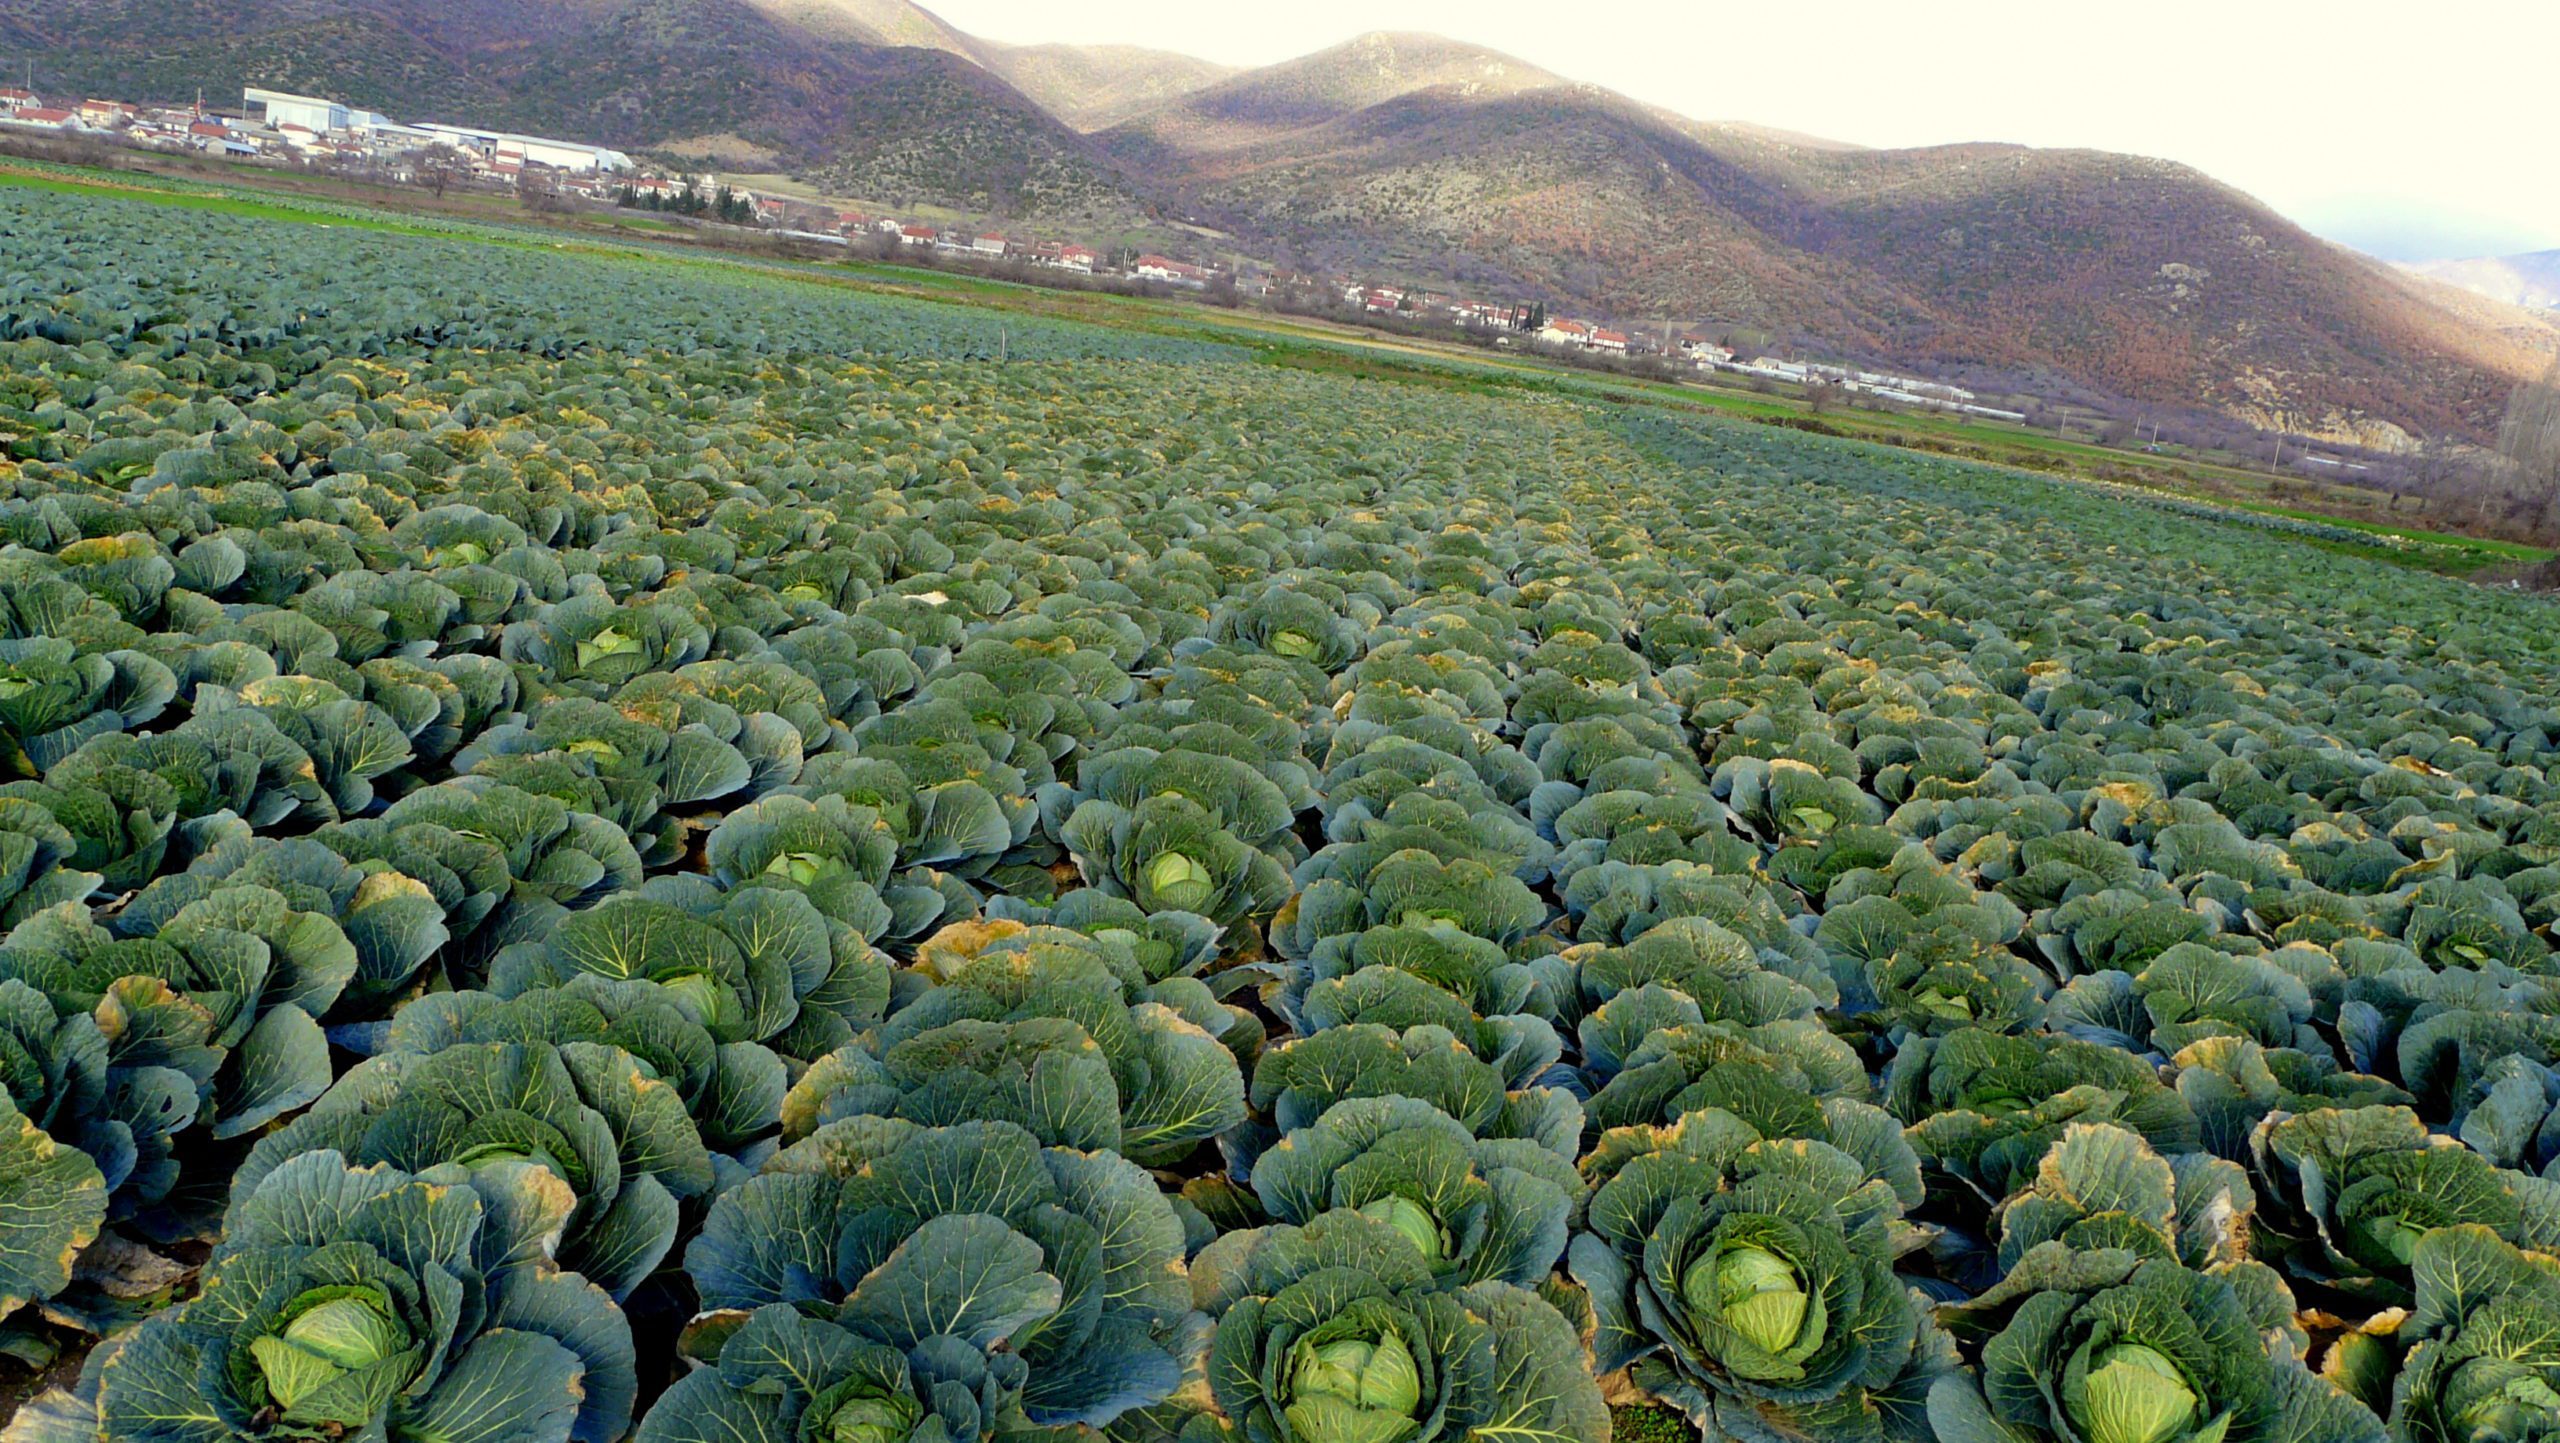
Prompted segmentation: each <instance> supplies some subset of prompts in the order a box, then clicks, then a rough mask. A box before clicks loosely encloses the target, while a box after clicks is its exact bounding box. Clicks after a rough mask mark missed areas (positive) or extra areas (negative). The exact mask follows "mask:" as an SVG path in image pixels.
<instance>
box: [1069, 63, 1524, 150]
mask: <svg viewBox="0 0 2560 1443" xmlns="http://www.w3.org/2000/svg"><path fill="white" fill-rule="evenodd" d="M1563 83H1564V82H1563V81H1562V80H1561V79H1560V78H1558V77H1556V76H1554V75H1550V74H1548V73H1547V72H1546V71H1543V70H1540V69H1538V68H1537V67H1536V66H1534V65H1529V64H1526V63H1524V62H1522V61H1518V60H1514V59H1512V58H1511V57H1510V56H1508V55H1504V54H1501V53H1500V52H1498V51H1493V50H1487V49H1485V48H1484V47H1482V46H1480V45H1467V44H1464V43H1461V42H1459V41H1455V40H1446V39H1443V38H1441V37H1440V36H1437V35H1401V34H1393V33H1389V32H1385V31H1380V32H1378V33H1375V34H1369V35H1363V36H1360V37H1359V38H1358V39H1355V40H1351V41H1347V42H1345V43H1344V44H1341V45H1337V46H1334V47H1333V48H1332V49H1330V50H1319V51H1317V52H1316V53H1315V54H1313V55H1305V56H1300V57H1299V58H1298V59H1295V60H1284V61H1282V62H1280V63H1279V64H1277V65H1266V66H1264V67H1262V68H1261V69H1258V70H1248V71H1245V72H1244V73H1242V74H1240V75H1231V76H1229V77H1227V78H1226V79H1224V80H1221V81H1219V82H1218V83H1216V84H1214V85H1209V86H1204V87H1202V88H1201V89H1199V90H1196V91H1193V92H1191V93H1190V94H1187V95H1184V96H1180V97H1178V98H1176V99H1174V100H1172V101H1171V102H1169V103H1167V104H1165V105H1164V106H1162V107H1160V108H1158V109H1157V110H1155V111H1153V112H1151V113H1149V114H1145V115H1141V116H1138V117H1136V118H1135V119H1133V120H1132V121H1130V122H1129V124H1127V125H1126V126H1123V127H1121V128H1120V130H1119V131H1117V132H1115V133H1114V134H1113V135H1112V136H1109V137H1106V141H1107V142H1109V143H1112V144H1114V146H1115V149H1116V151H1117V152H1118V153H1119V154H1121V155H1122V156H1123V157H1124V158H1127V159H1130V160H1134V161H1139V162H1144V161H1148V160H1152V159H1154V158H1156V157H1157V156H1159V155H1160V154H1163V153H1166V152H1172V153H1178V154H1185V155H1200V154H1208V153H1222V152H1226V151H1232V150H1237V149H1241V148H1244V147H1247V146H1252V145H1256V144H1267V143H1269V142H1271V141H1273V140H1275V139H1278V138H1279V137H1282V136H1285V135H1289V134H1293V133H1298V132H1303V131H1305V130H1308V129H1310V128H1312V127H1315V126H1319V125H1323V124H1326V123H1329V122H1333V121H1339V120H1345V119H1348V118H1349V117H1351V116H1353V115H1356V114H1358V113H1359V112H1361V111H1363V110H1367V109H1369V108H1371V107H1373V106H1377V105H1382V104H1385V103H1387V102H1389V101H1393V100H1397V99H1400V98H1402V97H1404V96H1407V95H1412V94H1415V93H1417V92H1421V91H1446V92H1448V93H1449V94H1451V95H1453V96H1458V97H1462V98H1465V99H1469V100H1490V99H1495V98H1499V97H1502V96H1508V95H1518V94H1521V93H1523V92H1525V91H1531V90H1540V89H1545V88H1547V87H1550V86H1555V85H1561V84H1563Z"/></svg>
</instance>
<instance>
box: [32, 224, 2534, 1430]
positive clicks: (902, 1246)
mask: <svg viewBox="0 0 2560 1443" xmlns="http://www.w3.org/2000/svg"><path fill="white" fill-rule="evenodd" d="M419 232H433V233H419ZM0 261H5V269H0V275H5V276H6V277H7V280H6V282H5V289H0V356H5V360H6V364H5V366H0V1088H5V1092H6V1096H7V1100H8V1103H7V1106H6V1107H0V1217H5V1219H6V1220H7V1221H6V1228H7V1229H8V1232H7V1246H6V1247H5V1249H0V1314H5V1318H0V1328H5V1329H6V1330H7V1337H6V1339H5V1341H6V1343H7V1345H8V1346H7V1349H6V1351H7V1352H8V1354H9V1355H10V1357H11V1358H12V1359H14V1360H16V1361H13V1362H9V1363H0V1369H10V1370H14V1371H12V1373H11V1374H10V1376H11V1377H12V1378H13V1379H16V1380H18V1391H19V1392H20V1393H21V1394H30V1395H32V1396H29V1397H28V1398H27V1401H25V1402H24V1403H23V1404H22V1405H21V1406H20V1407H19V1409H18V1411H17V1413H16V1415H15V1417H14V1418H13V1419H11V1421H10V1422H9V1423H8V1425H7V1427H6V1429H5V1431H0V1438H5V1439H6V1440H9V1443H68V1440H73V1439H90V1438H97V1437H101V1436H104V1437H110V1438H116V1439H153V1440H173V1443H174V1440H189V1443H196V1440H217V1439H228V1438H253V1439H268V1438H274V1439H320V1438H342V1437H360V1436H369V1437H387V1438H392V1439H430V1438H433V1439H446V1440H464V1443H472V1440H484V1439H485V1440H490V1443H496V1440H500V1439H506V1440H521V1439H544V1440H553V1443H570V1440H576V1443H612V1440H615V1439H619V1438H623V1437H626V1436H633V1437H636V1438H638V1439H641V1440H648V1443H679V1440H705V1443H708V1440H712V1439H775V1440H780V1439H807V1440H830V1443H903V1440H908V1439H914V1440H917V1443H973V1440H977V1439H982V1438H990V1439H991V1438H997V1437H1004V1438H1012V1437H1017V1436H1028V1435H1035V1434H1037V1435H1043V1436H1044V1437H1045V1438H1047V1439H1049V1440H1062V1439H1065V1438H1067V1437H1069V1436H1070V1435H1075V1434H1086V1435H1099V1434H1102V1433H1105V1432H1107V1433H1108V1434H1109V1435H1111V1436H1112V1437H1113V1438H1116V1439H1120V1440H1124V1443H1141V1440H1177V1439H1178V1440H1182V1443H1218V1440H1222V1439H1226V1438H1235V1439H1239V1440H1253V1443H1440V1440H1447V1443H1476V1440H1481V1443H1504V1440H1516V1443H1605V1440H1606V1439H1608V1438H1609V1437H1610V1436H1611V1434H1612V1432H1613V1429H1614V1430H1615V1431H1616V1433H1617V1434H1618V1436H1621V1437H1627V1438H1646V1439H1652V1438H1655V1437H1657V1436H1659V1437H1662V1438H1669V1439H1676V1438H1680V1437H1688V1436H1698V1435H1700V1434H1703V1436H1704V1437H1706V1438H1708V1439H1716V1440H1721V1439H1727V1438H1730V1439H1737V1440H1745V1443H1786V1440H1797V1439H1823V1440H1830V1439H1844V1440H1865V1443H1884V1440H1896V1443H1901V1440H1912V1443H1917V1440H1921V1439H1928V1438H1942V1439H1949V1440H1960V1443H2021V1440H2044V1439H2054V1440H2062V1439H2069V1440H2080V1443H2250V1440H2276V1439H2286V1440H2303V1443H2366V1440H2377V1439H2381V1438H2384V1437H2386V1436H2389V1437H2395V1438H2400V1439H2412V1440H2427V1443H2436V1440H2453V1439H2490V1438H2517V1439H2523V1438H2534V1437H2547V1436H2551V1435H2553V1434H2554V1433H2555V1432H2560V1349H2555V1348H2553V1347H2552V1345H2551V1344H2550V1343H2549V1342H2548V1340H2547V1339H2548V1330H2547V1327H2543V1328H2540V1329H2537V1328H2536V1327H2535V1326H2533V1324H2534V1323H2535V1320H2537V1319H2540V1320H2543V1321H2544V1322H2545V1323H2547V1319H2548V1318H2549V1317H2550V1316H2551V1315H2552V1312H2553V1311H2554V1309H2555V1308H2560V1282H2555V1281H2554V1279H2555V1278H2560V1272H2556V1271H2555V1265H2554V1264H2553V1263H2552V1262H2551V1260H2550V1259H2551V1256H2552V1255H2553V1254H2554V1253H2560V1181H2555V1180H2554V1177H2553V1176H2546V1173H2551V1174H2555V1175H2560V1111H2555V1107H2560V988H2555V985H2554V984H2553V982H2552V980H2551V979H2552V978H2553V976H2554V975H2555V973H2560V966H2555V962H2554V958H2553V955H2552V943H2553V930H2552V929H2553V926H2554V923H2555V920H2556V919H2560V773H2556V772H2555V770H2554V764H2555V749H2560V742H2555V740H2554V738H2555V735H2560V608H2556V607H2555V606H2554V604H2553V603H2551V602H2550V601H2548V600H2546V599H2543V598H2538V597H2533V596H2526V595H2518V594H2510V593H2505V592H2498V591H2491V590H2486V589H2482V588H2477V587H2471V586H2468V585H2465V584H2463V583H2460V582H2457V581H2453V580H2449V579H2446V578H2443V577H2439V576H2436V575H2432V574H2429V572H2428V571H2427V570H2425V569H2424V567H2423V566H2421V565H2396V564H2391V562H2390V561H2389V560H2388V559H2386V558H2387V557H2388V555H2389V553H2390V551H2391V546H2390V545H2388V544H2385V543H2395V542H2399V541H2402V540H2405V539H2404V538H2395V537H2391V536H2387V535H2381V534H2379V533H2372V532H2365V531H2358V530H2354V529H2352V528H2345V527H2340V526H2337V525H2335V524H2333V523H2330V522H2326V521H2322V520H2317V519H2309V518H2302V517H2293V516H2285V515H2279V514H2272V513H2268V512H2260V511H2246V510H2240V509H2235V508H2231V507H2225V506H2218V505H2213V504H2209V503H2205V502H2201V501H2197V500H2193V499H2190V498H2180V497H2174V496H2165V495H2161V494H2159V493H2154V492H2150V491H2143V490H2138V489H2134V488H2121V487H2108V486H2101V485H2093V484H2082V483H2076V482H2065V481H2057V480H2055V479H2053V478H2050V477H2046V476H2040V475H2034V474H2029V473H2025V472H2020V471H2013V470H2002V469H1997V468H1991V467H1984V466H1978V465H1973V464H1969V463H1966V462H1963V461H1959V460H1954V459H1949V458H1945V457H1939V456H1932V455H1927V454H1923V453H1920V452H1916V451H1912V450H1903V449H1888V448H1885V447H1880V446H1874V445H1869V444H1865V443H1862V442H1858V441H1855V440H1849V439H1841V438H1833V437H1826V436H1818V435H1808V434H1803V433H1801V432H1797V431H1793V430H1788V429H1783V428H1778V427H1772V426H1766V425H1758V424H1753V423H1751V422H1749V421H1746V420H1739V419H1733V418H1730V417H1727V416H1722V415H1719V414H1716V413H1714V412H1713V411H1712V410H1711V409H1709V408H1705V407H1701V406H1697V405H1691V404H1680V405H1673V404H1655V403H1653V402H1654V400H1658V399H1660V398H1651V399H1648V398H1645V397H1642V396H1637V397H1634V398H1632V400H1630V401H1620V400H1616V399H1611V397H1610V394H1609V393H1608V392H1607V391H1606V390H1604V389H1602V388H1598V387H1585V386H1563V385H1556V386H1534V387H1533V386H1528V385H1523V384H1518V383H1517V377H1516V376H1513V375H1511V374H1508V373H1506V372H1504V371H1503V370H1501V369H1500V368H1495V367H1473V368H1470V367H1464V366H1458V365H1443V364H1439V363H1437V362H1435V361H1433V360H1431V359H1429V358H1423V357H1410V358H1399V359H1397V360H1396V361H1395V362H1394V363H1393V364H1392V365H1390V364H1389V363H1388V362H1387V361H1385V360H1382V359H1380V358H1378V357H1376V356H1364V357H1359V358H1357V360H1358V364H1356V365H1354V364H1342V363H1340V362H1341V357H1342V356H1343V355H1346V354H1348V353H1343V352H1335V351H1329V350H1325V349H1323V348H1321V347H1318V346H1316V345H1315V344H1314V343H1313V342H1308V343H1306V345H1305V346H1304V347H1301V348H1300V349H1297V350H1293V351H1288V352H1275V350H1274V349H1273V348H1272V346H1270V345H1269V344H1266V343H1257V342H1253V341H1251V340H1250V339H1249V338H1245V337H1240V336H1229V337H1226V338H1223V339H1222V338H1220V337H1219V336H1218V335H1216V334H1213V333H1211V332H1209V331H1207V330H1204V329H1202V328H1198V327H1186V326H1180V325H1175V324H1171V323H1169V322H1165V321H1163V320H1162V318H1161V317H1158V316H1155V315H1154V314H1153V313H1151V312H1146V311H1143V310H1132V311H1130V312H1128V314H1130V315H1132V316H1137V317H1145V318H1148V323H1147V324H1145V325H1132V326H1103V325H1095V324H1089V323H1087V322H1086V321H1085V320H1082V319H1077V318H1074V317H1071V316H1064V315H1053V314H1036V313H1031V312H1028V311H1025V310H1021V309H1008V308H998V307H984V306H964V305H955V304H946V303H942V302H937V301H934V300H931V299H927V298H923V297H920V296H917V295H912V294H903V293H891V292H890V291H888V290H886V289H884V288H880V287H872V286H865V285H860V284H852V283H847V282H846V281H845V280H844V279H843V278H840V277H817V276H805V275H801V274H798V273H795V272H793V271H791V270H789V269H788V268H786V267H773V266H756V265H728V264H716V263H711V262H706V261H703V260H701V259H699V258H679V257H674V256H669V255H661V254H656V253H652V252H648V251H646V250H644V249H639V248H633V249H625V250H614V251H611V252H606V251H602V250H571V249H566V248H562V247H558V246H553V245H550V244H534V243H527V242H525V241H524V240H523V239H522V238H521V237H517V236H491V235H483V234H478V233H473V232H470V231H469V229H468V228H467V227H460V226H452V227H437V226H428V225H421V226H409V227H378V226H370V225H360V224H350V225H346V226H337V227H332V228H329V229H319V228H316V227H311V226H305V225H295V224H281V223H278V221H277V218H276V217H273V216H270V215H263V214H259V213H256V212H253V211H241V210H234V209H222V208H211V207H196V208H181V207H174V206H170V205H165V204H156V203H153V202H151V201H149V200H145V199H126V198H115V197H107V196H101V195H98V194H95V193H85V192H77V191H73V190H66V189H58V188H49V187H43V186H18V187H12V188H8V189H5V190H0ZM1275 360H1277V361H1280V362H1282V363H1281V364H1273V363H1272V362H1274V361H1275ZM2411 544H2418V543H2411ZM2375 553H2378V554H2375ZM57 1357H58V1358H59V1359H61V1360H62V1361H61V1364H60V1365H59V1366H57V1367H55V1368H54V1370H53V1377H52V1379H51V1382H52V1384H53V1386H51V1387H49V1388H47V1389H45V1390H42V1391H37V1390H36V1389H35V1388H34V1387H33V1385H32V1384H31V1383H28V1382H26V1381H25V1380H26V1379H28V1378H30V1377H31V1376H32V1375H33V1373H34V1372H36V1371H40V1370H41V1369H42V1368H43V1367H44V1366H45V1364H46V1363H47V1362H48V1361H49V1360H51V1359H54V1358H57ZM1613 1408H1614V1409H1615V1410H1616V1411H1615V1416H1614V1417H1613Z"/></svg>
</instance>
